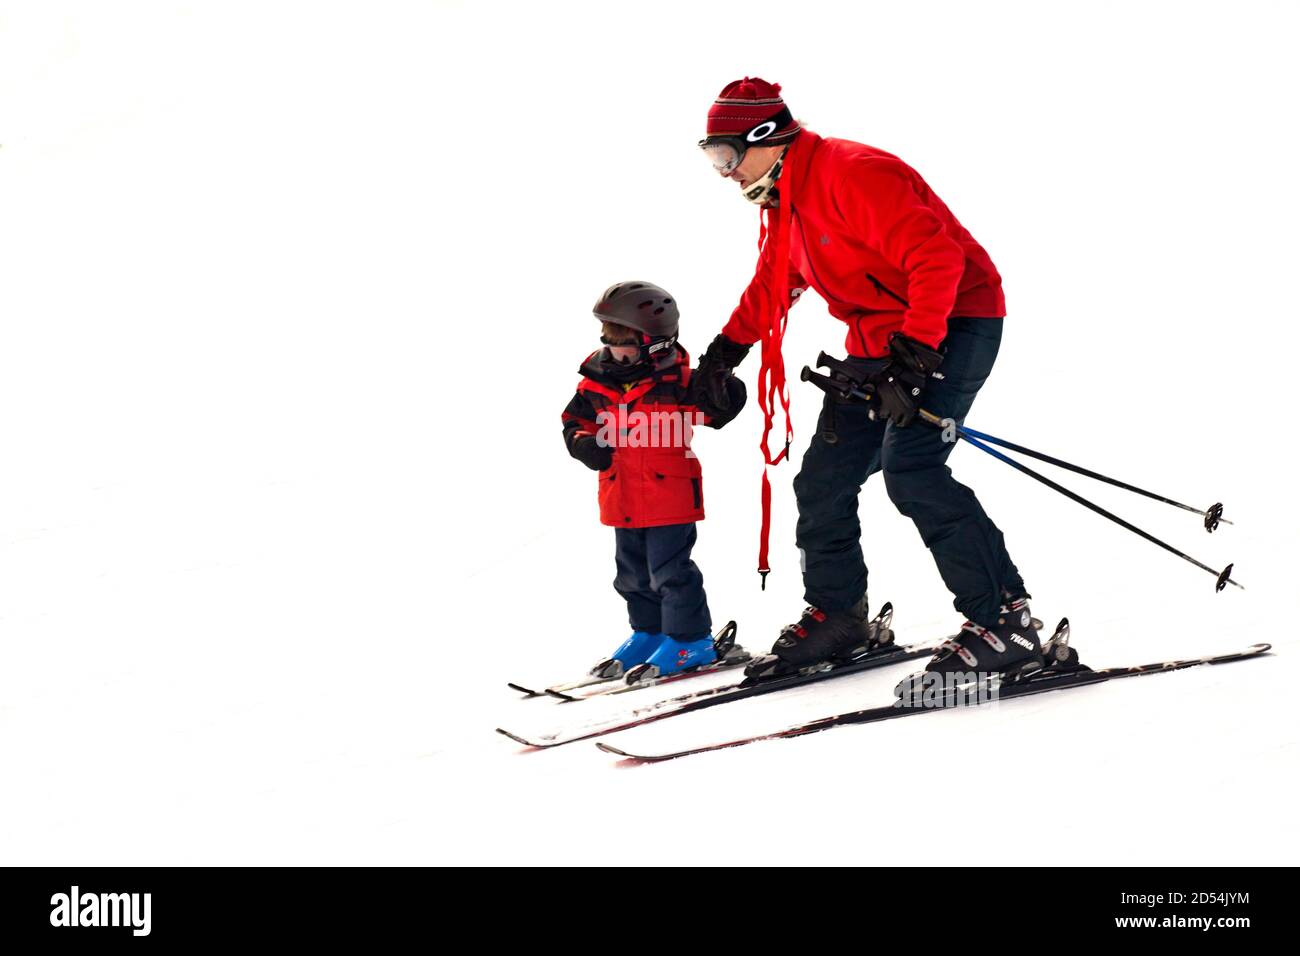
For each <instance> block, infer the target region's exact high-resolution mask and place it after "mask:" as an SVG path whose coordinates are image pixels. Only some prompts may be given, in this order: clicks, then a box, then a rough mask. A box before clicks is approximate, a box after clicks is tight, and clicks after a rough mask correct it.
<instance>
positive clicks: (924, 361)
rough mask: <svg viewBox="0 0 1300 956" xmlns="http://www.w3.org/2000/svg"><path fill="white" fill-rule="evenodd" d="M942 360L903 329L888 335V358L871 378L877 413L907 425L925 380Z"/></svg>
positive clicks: (941, 355)
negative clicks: (877, 403)
mask: <svg viewBox="0 0 1300 956" xmlns="http://www.w3.org/2000/svg"><path fill="white" fill-rule="evenodd" d="M942 362H943V354H942V353H940V352H936V351H935V350H934V349H932V348H930V347H929V346H927V345H922V344H921V343H920V342H918V341H916V339H910V338H908V337H907V336H906V335H904V334H903V333H902V332H895V333H894V334H893V335H891V336H890V337H889V360H888V361H887V362H886V363H885V367H884V368H882V369H881V370H880V371H879V372H877V373H876V374H875V377H874V378H873V380H872V384H873V386H874V387H875V391H876V398H877V400H878V402H879V403H880V404H879V408H878V409H877V411H876V416H877V417H878V418H883V419H885V420H886V421H890V422H893V423H894V425H896V426H898V427H899V428H904V427H906V426H907V425H910V424H911V423H912V419H913V418H915V417H916V410H917V409H918V408H920V407H921V398H922V396H923V395H924V393H925V386H926V383H927V382H929V380H930V377H931V376H932V375H933V374H934V372H935V370H936V369H937V368H938V367H939V365H940V363H942Z"/></svg>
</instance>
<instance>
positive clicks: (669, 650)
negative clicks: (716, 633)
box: [626, 633, 718, 684]
mask: <svg viewBox="0 0 1300 956" xmlns="http://www.w3.org/2000/svg"><path fill="white" fill-rule="evenodd" d="M659 637H660V642H659V646H658V647H657V648H655V649H654V651H652V652H651V653H650V655H649V656H647V657H646V659H645V663H644V664H642V665H641V666H640V667H633V668H631V669H630V670H629V671H628V672H627V678H626V680H627V682H628V683H629V684H636V683H639V682H640V681H645V680H654V679H655V678H657V677H666V676H668V675H669V674H676V673H677V672H678V671H684V670H690V669H693V668H696V667H703V666H704V665H706V664H712V663H713V662H714V661H716V660H717V659H718V651H717V648H716V647H715V646H714V643H713V635H712V634H707V633H705V634H700V635H697V636H695V637H688V638H683V639H681V640H679V639H677V638H675V637H669V636H668V635H667V634H661V635H659Z"/></svg>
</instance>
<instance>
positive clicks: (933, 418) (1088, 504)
mask: <svg viewBox="0 0 1300 956" xmlns="http://www.w3.org/2000/svg"><path fill="white" fill-rule="evenodd" d="M799 377H800V379H801V380H803V381H805V382H812V383H813V384H814V385H816V386H817V387H818V388H820V389H821V390H822V391H824V392H830V393H833V394H836V395H839V396H840V397H841V398H845V399H848V398H857V399H860V400H861V401H865V402H871V401H872V400H873V399H874V397H875V396H874V395H872V393H871V392H869V391H866V390H864V389H862V388H858V387H857V386H856V385H855V384H854V383H852V382H845V381H840V380H836V379H832V378H831V377H830V376H828V375H822V374H821V373H820V372H814V371H813V370H812V369H810V368H809V367H808V366H806V365H805V366H804V367H803V371H802V372H800V374H799ZM917 414H918V416H919V417H920V418H921V419H922V420H923V421H925V422H928V423H929V424H931V425H935V426H937V427H939V428H946V427H948V426H949V425H951V426H952V427H953V429H954V430H955V431H956V433H957V435H958V437H960V438H963V439H965V440H966V441H967V442H969V443H970V444H972V445H974V446H975V447H976V448H979V449H980V450H982V451H985V452H988V454H990V455H992V456H993V457H994V458H997V459H998V460H999V461H1003V462H1006V463H1007V464H1008V465H1010V466H1011V467H1012V468H1014V469H1016V470H1017V471H1020V472H1023V473H1024V474H1026V475H1029V476H1030V477H1031V478H1034V479H1035V480H1037V481H1040V482H1042V483H1043V484H1045V485H1047V486H1048V487H1049V488H1051V489H1052V490H1053V491H1057V492H1060V493H1061V494H1063V495H1065V497H1067V498H1069V499H1070V500H1071V501H1075V502H1078V503H1079V504H1081V505H1083V506H1084V507H1085V508H1087V509H1089V510H1090V511H1094V512H1096V513H1097V514H1099V515H1101V516H1102V517H1104V518H1109V519H1110V520H1111V521H1114V522H1115V523H1116V524H1118V525H1119V526H1120V527H1122V528H1126V529H1128V530H1129V531H1132V532H1133V533H1134V534H1136V535H1138V536H1139V537H1142V538H1145V539H1146V540H1148V541H1150V542H1151V543H1152V544H1157V545H1159V546H1160V547H1162V548H1164V549H1165V550H1166V551H1168V552H1169V553H1171V554H1176V555H1178V557H1180V558H1182V559H1183V560H1184V561H1188V562H1190V563H1191V564H1194V565H1196V566H1197V567H1198V568H1200V569H1201V570H1202V571H1207V572H1209V573H1210V574H1213V575H1214V576H1215V578H1216V583H1215V588H1214V589H1215V591H1222V590H1223V589H1224V588H1225V587H1226V586H1227V585H1229V584H1231V585H1233V586H1234V587H1238V588H1241V589H1242V590H1243V591H1244V590H1245V586H1244V585H1242V584H1240V583H1238V582H1236V581H1234V580H1232V565H1231V564H1229V565H1228V566H1227V567H1226V568H1224V569H1223V570H1222V571H1216V570H1215V569H1214V568H1212V567H1210V566H1209V565H1208V564H1203V563H1202V562H1200V561H1197V560H1196V559H1195V558H1193V557H1192V556H1191V555H1189V554H1184V553H1183V552H1182V551H1179V550H1178V549H1177V548H1175V547H1174V546H1173V545H1171V544H1167V543H1166V542H1164V541H1161V540H1160V539H1159V538H1157V537H1156V536H1155V535H1153V534H1149V533H1147V532H1146V531H1143V530H1142V529H1141V528H1139V527H1137V525H1134V524H1132V523H1130V522H1128V521H1125V520H1124V519H1123V518H1121V517H1120V516H1119V515H1117V514H1113V513H1111V512H1109V511H1107V510H1106V509H1105V508H1103V507H1101V506H1100V505H1098V504H1095V503H1093V502H1092V501H1089V500H1088V499H1087V498H1085V497H1083V496H1082V495H1080V494H1077V493H1075V492H1073V491H1071V490H1070V489H1069V488H1066V487H1065V486H1064V485H1061V484H1058V483H1057V482H1055V481H1052V479H1050V478H1048V477H1047V476H1046V475H1040V474H1039V473H1038V472H1036V471H1034V470H1033V469H1032V468H1030V467H1029V466H1028V465H1025V464H1023V463H1022V462H1019V461H1016V460H1015V459H1014V458H1011V457H1009V456H1007V455H1004V454H1002V452H1000V451H998V450H997V449H995V448H990V447H989V446H988V445H985V444H984V443H983V442H982V441H980V440H979V439H978V438H976V437H974V435H976V434H980V433H978V432H975V433H973V434H972V433H971V430H969V429H966V428H964V427H963V426H961V425H958V424H957V423H956V422H955V421H952V420H951V419H944V418H940V417H939V416H938V415H935V414H934V413H932V412H928V411H926V410H925V409H919V410H918V411H917ZM1211 530H1212V529H1211Z"/></svg>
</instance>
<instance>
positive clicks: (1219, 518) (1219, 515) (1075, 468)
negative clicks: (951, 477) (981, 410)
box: [963, 426, 1232, 532]
mask: <svg viewBox="0 0 1300 956" xmlns="http://www.w3.org/2000/svg"><path fill="white" fill-rule="evenodd" d="M963 428H965V431H966V434H967V435H970V436H972V437H974V438H978V439H981V440H982V441H986V442H988V443H989V444H992V445H1001V446H1002V447H1003V448H1009V449H1010V450H1011V451H1018V452H1020V454H1022V455H1028V456H1029V457H1030V458H1037V459H1038V460H1039V461H1045V462H1047V463H1048V464H1049V465H1056V467H1058V468H1064V469H1065V470H1066V471H1072V472H1074V473H1075V474H1078V475H1083V476H1085V477H1087V478H1094V479H1096V480H1097V481H1104V482H1105V483H1106V484H1108V485H1114V486H1115V487H1116V488H1123V489H1124V490H1125V491H1132V492H1134V493H1136V494H1139V495H1144V496H1145V497H1147V498H1153V499H1154V500H1156V501H1163V502H1164V503H1165V504H1167V505H1173V506H1174V507H1175V508H1182V509H1183V510H1184V511H1190V512H1192V514H1198V515H1200V516H1201V517H1202V518H1204V519H1205V530H1206V531H1210V532H1213V531H1214V529H1215V528H1217V527H1218V526H1219V523H1220V522H1222V523H1223V524H1232V522H1231V521H1229V520H1228V519H1227V518H1225V517H1223V503H1222V502H1215V503H1214V504H1212V505H1210V507H1208V508H1205V509H1201V508H1197V507H1195V506H1193V505H1188V504H1183V503H1182V502H1181V501H1175V500H1174V499H1173V498H1166V497H1165V496H1164V495H1158V494H1156V493H1155V492H1154V491H1147V490H1146V489H1145V488H1139V487H1138V486H1137V485H1130V484H1129V483H1128V482H1126V481H1120V480H1119V479H1118V478H1111V477H1110V476H1108V475H1103V474H1101V473H1100V472H1096V471H1092V470H1091V469H1089V468H1084V467H1083V466H1082V465H1075V464H1072V463H1071V462H1068V461H1063V460H1061V459H1060V458H1053V457H1052V456H1051V455H1046V454H1044V453H1043V452H1041V451H1034V450H1033V449H1032V448H1026V447H1025V446H1024V445H1017V444H1015V443H1014V442H1009V441H1007V440H1006V439H1004V438H997V437H996V436H994V435H987V434H985V433H984V432H978V431H976V430H975V429H973V428H966V427H965V426H963Z"/></svg>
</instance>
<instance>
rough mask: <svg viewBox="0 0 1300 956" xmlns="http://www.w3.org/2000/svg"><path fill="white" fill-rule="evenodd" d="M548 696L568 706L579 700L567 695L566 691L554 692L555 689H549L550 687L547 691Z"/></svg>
mask: <svg viewBox="0 0 1300 956" xmlns="http://www.w3.org/2000/svg"><path fill="white" fill-rule="evenodd" d="M546 696H547V697H554V698H555V699H556V700H558V701H563V702H564V703H566V704H568V703H571V702H572V701H575V700H577V699H578V698H576V697H574V696H573V695H572V694H566V693H565V692H564V691H562V690H554V689H552V688H549V687H548V688H547V689H546Z"/></svg>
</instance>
